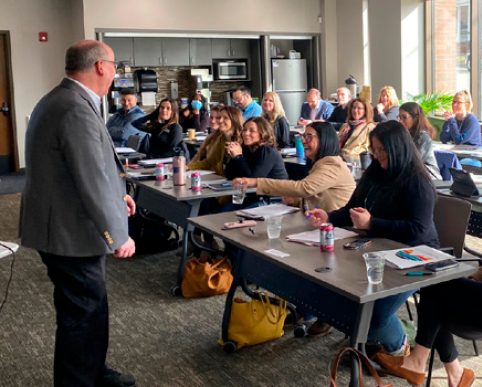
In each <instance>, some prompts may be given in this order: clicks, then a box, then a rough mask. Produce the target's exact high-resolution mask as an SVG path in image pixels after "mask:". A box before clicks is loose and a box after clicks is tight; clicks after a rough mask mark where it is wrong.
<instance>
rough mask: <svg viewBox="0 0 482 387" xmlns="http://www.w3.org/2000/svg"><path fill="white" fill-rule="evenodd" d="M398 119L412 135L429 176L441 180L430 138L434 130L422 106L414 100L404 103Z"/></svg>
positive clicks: (433, 134) (433, 135)
mask: <svg viewBox="0 0 482 387" xmlns="http://www.w3.org/2000/svg"><path fill="white" fill-rule="evenodd" d="M399 119H400V123H401V124H402V125H403V126H404V127H405V128H406V129H407V130H408V131H409V133H410V135H411V136H412V139H413V142H414V143H415V147H416V148H417V149H418V151H419V152H420V155H421V156H422V161H423V164H424V165H425V167H426V168H427V170H428V172H429V173H430V177H431V178H432V179H437V180H442V176H441V175H440V170H439V168H438V164H437V160H436V159H435V154H434V153H433V147H432V139H433V138H434V137H435V134H436V131H435V129H434V128H433V126H432V125H431V124H430V122H429V121H428V119H427V116H426V115H425V113H424V111H423V110H422V108H421V107H420V106H419V105H418V104H417V103H415V102H407V103H404V104H403V105H402V106H400V116H399Z"/></svg>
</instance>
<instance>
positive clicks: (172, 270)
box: [0, 194, 482, 387]
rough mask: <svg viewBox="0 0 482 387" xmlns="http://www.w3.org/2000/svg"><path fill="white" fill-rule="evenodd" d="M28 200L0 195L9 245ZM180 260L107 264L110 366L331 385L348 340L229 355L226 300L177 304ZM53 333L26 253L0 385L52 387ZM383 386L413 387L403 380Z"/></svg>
mask: <svg viewBox="0 0 482 387" xmlns="http://www.w3.org/2000/svg"><path fill="white" fill-rule="evenodd" d="M19 202H20V195H18V194H14V195H0V214H1V215H0V216H1V222H0V240H11V241H17V242H18V238H17V233H18V227H17V225H18V212H19ZM475 243H476V244H477V243H478V244H479V246H476V247H482V246H480V242H478V241H475ZM481 250H482V249H481ZM178 262H179V258H178V257H177V256H176V255H175V252H167V253H162V254H155V255H148V256H136V257H135V258H132V259H128V260H116V259H114V258H112V257H109V258H108V261H107V281H108V294H109V302H110V332H111V333H110V348H109V353H108V361H109V363H110V364H111V365H112V366H113V367H114V368H116V369H118V370H120V371H127V372H130V373H132V374H133V375H135V376H136V378H137V380H138V387H161V386H169V387H171V386H172V387H178V386H186V387H197V386H212V387H216V386H233V387H234V386H246V387H247V386H267V387H268V386H280V387H284V386H286V387H288V386H296V387H305V386H306V387H308V386H329V377H328V375H329V371H328V370H329V366H330V361H332V360H333V358H334V355H335V353H336V351H337V349H338V348H339V347H340V346H342V345H343V343H344V335H342V334H341V333H339V332H334V333H332V334H330V335H328V336H327V337H324V338H320V339H313V338H303V339H296V338H294V336H293V332H292V330H291V329H287V330H286V332H285V335H284V336H283V337H282V338H280V339H278V340H275V341H272V342H269V343H264V344H261V345H258V346H254V347H250V348H243V349H242V350H240V351H238V352H236V353H235V354H233V355H227V354H225V353H224V352H223V351H222V349H221V346H220V345H219V344H218V342H217V340H218V337H219V333H220V326H221V318H222V311H223V307H224V301H225V296H217V297H211V298H207V299H183V298H179V297H172V296H171V295H170V294H169V289H170V287H171V285H173V284H174V282H175V279H176V271H177V265H178ZM10 263H11V258H5V259H2V260H0V294H1V295H0V299H3V293H4V289H5V286H6V283H7V280H8V277H9V274H10ZM479 304H480V302H479ZM401 315H402V316H405V311H404V310H402V311H401ZM54 334H55V310H54V307H53V304H52V285H51V283H50V281H49V279H48V277H47V275H46V270H45V268H44V266H43V265H42V263H41V261H40V259H39V257H38V255H37V253H36V252H35V251H32V250H30V249H26V248H20V250H19V251H18V253H17V254H16V260H15V265H14V271H13V282H12V284H11V286H10V296H9V299H8V302H7V304H6V305H5V307H4V309H3V311H2V313H1V314H0V386H1V387H13V386H21V387H29V386H32V387H43V386H52V365H53V348H54ZM481 346H482V345H481ZM458 347H459V350H460V352H461V354H462V356H461V359H462V361H463V364H464V365H466V366H468V367H471V368H473V369H475V370H476V373H477V376H478V377H479V378H481V381H476V383H475V384H474V386H479V387H480V386H482V364H481V363H482V362H481V359H482V357H475V356H474V353H473V349H472V345H471V343H468V342H463V341H460V340H459V341H458ZM435 368H436V371H435V377H436V379H435V381H434V382H433V384H432V385H433V386H434V387H437V386H439V387H441V386H447V384H446V382H445V379H444V376H445V373H444V371H443V368H442V366H441V364H440V363H439V362H437V363H436V366H435ZM348 375H349V374H348V368H347V367H346V365H345V366H344V365H342V366H341V368H340V372H339V384H338V386H339V387H340V386H347V385H348ZM384 380H385V381H386V382H388V381H390V382H391V383H393V384H394V385H395V386H397V387H398V386H400V387H405V386H408V384H407V383H406V382H405V381H403V380H400V379H397V378H393V377H392V378H390V379H388V378H385V379H384ZM367 384H368V385H369V386H371V385H374V381H373V380H371V379H368V380H367Z"/></svg>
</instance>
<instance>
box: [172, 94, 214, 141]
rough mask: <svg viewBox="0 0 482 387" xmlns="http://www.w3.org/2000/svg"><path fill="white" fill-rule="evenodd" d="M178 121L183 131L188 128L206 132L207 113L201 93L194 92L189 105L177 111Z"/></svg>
mask: <svg viewBox="0 0 482 387" xmlns="http://www.w3.org/2000/svg"><path fill="white" fill-rule="evenodd" d="M179 123H180V124H181V126H182V130H183V132H184V133H186V132H187V130H188V129H196V132H207V129H208V124H209V113H208V112H207V111H206V99H205V98H204V96H203V95H202V94H194V95H193V97H192V98H191V100H190V101H189V105H188V106H187V107H186V108H184V109H182V110H181V111H180V112H179Z"/></svg>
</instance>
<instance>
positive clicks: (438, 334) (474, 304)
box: [416, 278, 482, 363]
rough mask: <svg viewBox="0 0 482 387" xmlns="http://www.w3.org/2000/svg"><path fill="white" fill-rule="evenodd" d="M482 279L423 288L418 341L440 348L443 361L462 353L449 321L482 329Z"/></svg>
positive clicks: (427, 346)
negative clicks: (480, 280)
mask: <svg viewBox="0 0 482 387" xmlns="http://www.w3.org/2000/svg"><path fill="white" fill-rule="evenodd" d="M481 300H482V282H477V281H474V280H471V279H468V278H461V279H458V280H454V281H449V282H444V283H441V284H439V285H434V286H430V287H428V288H423V289H422V290H421V297H420V305H419V309H418V333H417V338H416V342H417V343H418V344H420V345H423V346H424V347H426V348H432V346H433V347H434V348H435V349H436V350H437V352H438V354H439V356H440V360H441V361H442V362H443V363H451V362H452V361H454V360H455V359H457V357H458V356H459V353H458V352H457V348H455V344H454V340H453V336H452V334H451V333H450V331H449V330H448V329H447V327H446V325H447V324H464V325H467V326H468V327H471V328H475V329H480V330H481V331H482V307H481V306H480V302H481Z"/></svg>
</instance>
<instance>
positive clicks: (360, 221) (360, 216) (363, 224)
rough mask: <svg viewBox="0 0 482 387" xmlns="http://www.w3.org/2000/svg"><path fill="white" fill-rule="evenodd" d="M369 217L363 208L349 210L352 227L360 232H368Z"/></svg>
mask: <svg viewBox="0 0 482 387" xmlns="http://www.w3.org/2000/svg"><path fill="white" fill-rule="evenodd" d="M371 217H372V216H371V215H370V213H369V212H368V210H366V209H365V208H361V207H358V208H350V218H351V221H352V222H353V225H354V226H355V227H356V228H358V229H360V230H368V229H369V228H370V219H371Z"/></svg>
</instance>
